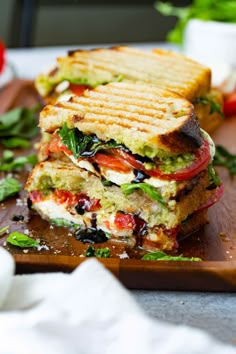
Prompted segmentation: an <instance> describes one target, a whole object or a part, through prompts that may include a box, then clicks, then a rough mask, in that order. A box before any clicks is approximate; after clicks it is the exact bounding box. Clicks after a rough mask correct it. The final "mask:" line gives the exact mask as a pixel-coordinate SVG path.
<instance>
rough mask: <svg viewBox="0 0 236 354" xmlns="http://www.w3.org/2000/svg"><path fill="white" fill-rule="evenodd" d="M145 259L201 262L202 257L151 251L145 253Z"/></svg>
mask: <svg viewBox="0 0 236 354" xmlns="http://www.w3.org/2000/svg"><path fill="white" fill-rule="evenodd" d="M142 259H143V260H145V261H190V262H200V261H201V258H198V257H190V258H189V257H184V256H183V255H179V256H170V255H168V254H166V253H164V252H161V251H158V252H150V253H147V254H145V255H144V256H143V257H142Z"/></svg>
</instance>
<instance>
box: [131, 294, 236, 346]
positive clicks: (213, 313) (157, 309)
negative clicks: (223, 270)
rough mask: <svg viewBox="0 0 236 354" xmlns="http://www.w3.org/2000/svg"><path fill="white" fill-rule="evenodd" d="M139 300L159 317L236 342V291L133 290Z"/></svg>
mask: <svg viewBox="0 0 236 354" xmlns="http://www.w3.org/2000/svg"><path fill="white" fill-rule="evenodd" d="M131 294H132V295H133V296H134V298H135V299H136V301H137V302H138V304H139V305H140V306H141V307H142V308H143V309H144V311H145V312H146V313H147V314H148V315H149V316H152V317H154V318H156V319H158V320H162V321H166V322H170V323H174V324H184V325H189V326H192V327H197V328H200V329H202V330H205V331H206V332H208V333H210V334H212V335H213V336H214V337H216V338H217V339H218V340H220V341H222V342H225V343H228V344H233V345H236V294H234V293H206V292H204V293H200V292H176V291H172V292H170V291H148V290H132V291H131Z"/></svg>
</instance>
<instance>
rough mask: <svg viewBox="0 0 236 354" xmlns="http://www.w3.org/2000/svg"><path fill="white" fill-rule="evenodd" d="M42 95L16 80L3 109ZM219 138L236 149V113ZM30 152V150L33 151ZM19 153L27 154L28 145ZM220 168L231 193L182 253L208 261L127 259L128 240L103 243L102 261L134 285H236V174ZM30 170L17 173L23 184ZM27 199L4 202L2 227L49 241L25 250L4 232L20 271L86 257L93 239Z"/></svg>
mask: <svg viewBox="0 0 236 354" xmlns="http://www.w3.org/2000/svg"><path fill="white" fill-rule="evenodd" d="M37 100H38V97H37V94H36V92H35V90H34V87H33V85H32V82H30V81H26V80H25V81H22V80H14V81H13V82H11V84H9V85H8V87H7V88H6V89H5V90H4V91H2V92H0V113H1V112H4V111H6V110H8V109H10V108H13V107H16V106H19V105H24V106H32V105H33V104H34V103H35V102H37ZM213 138H214V140H215V142H216V143H217V144H222V145H224V146H225V147H226V148H228V149H229V150H230V151H231V152H232V153H235V154H236V118H231V119H228V118H227V119H225V121H224V122H223V123H222V125H221V127H220V128H219V129H218V130H217V131H216V132H215V134H214V135H213ZM24 153H25V154H29V151H26V152H24ZM16 154H19V155H22V154H23V151H22V150H21V151H16ZM218 172H219V175H220V177H221V179H222V180H223V182H224V185H225V193H224V196H223V198H222V199H221V200H220V202H219V203H217V204H216V205H214V206H213V207H211V208H210V210H209V224H208V225H206V226H205V227H204V228H202V229H201V230H200V231H198V232H197V233H195V234H193V235H191V236H188V237H186V238H185V239H183V240H180V242H179V243H180V247H179V250H178V253H179V254H180V253H181V254H184V255H185V256H191V257H192V256H194V257H200V258H202V259H203V262H163V261H162V262H161V261H143V260H141V259H140V254H137V253H134V252H133V253H132V254H130V258H128V259H127V258H123V257H124V255H125V252H126V250H125V248H124V246H122V245H119V246H114V245H112V244H110V243H109V241H108V243H105V244H99V247H107V246H109V248H110V250H111V258H109V259H100V261H101V262H102V263H103V264H104V265H105V267H107V268H108V269H110V270H111V271H112V272H113V273H114V274H115V275H116V276H117V277H118V278H119V279H120V280H121V282H123V284H124V285H125V286H127V287H129V288H139V289H140V288H142V289H168V290H210V291H236V177H234V178H231V177H230V176H229V174H228V171H227V170H226V169H224V168H219V169H218ZM27 174H28V173H27V172H24V173H21V174H20V175H18V176H17V178H19V180H20V181H21V183H22V186H23V185H24V182H25V180H26V178H27ZM3 176H4V175H3V174H2V175H1V178H2V177H3ZM26 199H27V195H26V193H25V192H24V191H23V190H22V191H21V193H20V195H19V196H17V197H16V198H15V197H14V198H10V199H8V200H7V201H6V202H4V203H1V204H0V228H1V227H3V226H5V225H10V230H11V231H20V232H26V233H27V232H29V234H30V235H32V236H33V237H34V238H39V239H40V244H41V245H43V247H42V249H41V250H40V251H39V250H35V249H24V250H22V249H19V248H17V247H14V246H10V245H8V244H6V242H5V237H1V238H0V245H3V246H4V247H6V248H7V249H8V250H9V251H10V252H11V253H12V254H13V256H14V258H15V260H16V269H17V272H18V273H22V272H24V273H30V272H36V271H40V272H45V271H66V272H69V271H72V270H73V269H75V268H76V267H77V266H78V265H79V264H80V263H81V262H83V261H84V260H85V259H86V258H85V257H84V253H85V250H86V249H87V247H88V245H84V244H82V243H80V242H79V241H77V240H76V239H75V238H74V236H73V235H72V233H71V232H70V231H69V230H68V229H65V228H60V227H56V226H50V224H49V223H48V222H46V221H44V220H42V219H41V218H40V217H39V216H38V215H36V214H33V213H32V212H30V211H29V210H28V207H27V205H26ZM14 214H20V215H23V216H24V221H23V222H14V221H12V220H11V219H12V216H13V215H14ZM127 253H129V252H128V251H127Z"/></svg>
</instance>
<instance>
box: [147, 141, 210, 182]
mask: <svg viewBox="0 0 236 354" xmlns="http://www.w3.org/2000/svg"><path fill="white" fill-rule="evenodd" d="M210 160H211V155H210V147H209V143H208V141H207V140H204V142H203V144H202V146H201V147H200V149H198V150H197V151H196V153H195V157H194V160H193V162H192V164H191V165H190V166H188V167H185V168H182V169H180V170H178V171H176V172H174V173H169V174H165V173H164V172H163V171H161V170H159V169H155V170H149V171H145V172H146V173H147V174H148V175H150V176H153V177H160V178H162V179H167V180H175V181H185V180H188V179H191V178H193V177H194V176H196V175H197V174H198V173H199V172H201V171H203V170H204V169H205V168H206V167H207V166H208V164H209V162H210Z"/></svg>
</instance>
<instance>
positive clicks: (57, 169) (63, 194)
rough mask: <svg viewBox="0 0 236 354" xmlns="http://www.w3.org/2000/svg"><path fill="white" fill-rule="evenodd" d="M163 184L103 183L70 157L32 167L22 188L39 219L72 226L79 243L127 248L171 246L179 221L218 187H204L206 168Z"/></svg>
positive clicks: (197, 209) (203, 203)
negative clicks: (124, 185)
mask: <svg viewBox="0 0 236 354" xmlns="http://www.w3.org/2000/svg"><path fill="white" fill-rule="evenodd" d="M168 183H169V188H167V187H166V186H159V187H158V188H157V187H152V186H150V185H148V184H146V183H144V182H142V183H136V184H135V183H133V184H131V186H134V187H135V188H133V189H132V188H131V189H130V186H129V187H128V189H126V188H124V189H123V188H122V185H121V187H119V186H117V185H115V184H112V185H109V186H107V185H104V183H103V182H102V180H101V179H100V178H99V177H97V176H95V175H94V174H92V173H91V172H88V171H86V170H83V169H81V168H78V167H76V166H75V165H74V164H72V163H70V162H59V161H46V162H41V163H40V164H39V165H37V166H36V168H35V169H34V170H33V172H32V173H31V176H30V177H29V180H28V182H27V186H26V189H27V190H28V191H29V197H30V199H31V202H32V207H33V208H34V209H35V210H36V211H38V212H39V214H40V215H42V217H43V218H46V219H48V220H49V221H51V222H53V223H55V224H57V225H61V226H71V227H74V228H75V229H76V234H77V237H78V239H80V241H82V242H90V241H91V242H104V241H106V240H108V239H111V240H112V241H113V242H125V243H126V244H127V245H128V246H130V247H134V246H135V245H136V246H139V247H143V248H145V249H163V250H164V249H165V250H171V249H173V248H175V247H177V240H176V236H177V234H178V233H179V232H180V231H181V230H182V229H183V227H184V226H185V221H186V220H189V219H190V220H191V217H192V216H194V215H196V214H197V213H199V212H202V211H203V210H206V209H207V208H208V206H210V204H213V203H214V202H216V201H217V199H218V198H219V197H220V193H221V192H220V189H221V187H217V188H216V187H214V188H215V189H214V190H212V189H208V188H209V186H210V183H209V178H208V174H207V171H206V170H205V171H202V172H200V173H199V174H198V175H197V176H196V177H194V178H192V179H191V180H188V181H185V182H173V183H172V184H171V185H170V182H168ZM203 192H204V193H203ZM196 226H197V227H198V226H199V224H198V225H196ZM91 234H92V236H91ZM96 235H97V236H96ZM90 238H92V239H91V240H90V241H89V239H90ZM101 240H102V241H101Z"/></svg>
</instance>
